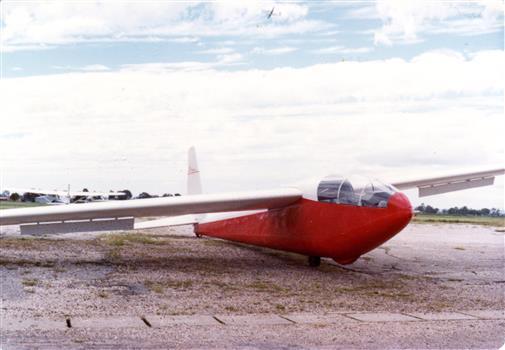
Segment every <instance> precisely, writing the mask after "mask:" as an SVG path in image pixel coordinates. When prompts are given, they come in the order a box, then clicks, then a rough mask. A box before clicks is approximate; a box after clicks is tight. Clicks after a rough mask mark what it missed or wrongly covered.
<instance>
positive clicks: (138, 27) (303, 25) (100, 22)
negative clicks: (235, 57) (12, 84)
mask: <svg viewBox="0 0 505 350" xmlns="http://www.w3.org/2000/svg"><path fill="white" fill-rule="evenodd" d="M274 6H275V8H276V12H277V14H278V15H277V16H275V17H272V18H271V19H270V20H267V19H266V13H265V11H267V10H268V11H270V9H271V8H272V7H274ZM2 10H3V21H2V45H3V48H2V50H3V52H11V51H15V50H22V49H25V50H26V49H30V48H40V47H44V46H43V45H46V47H51V46H54V45H64V44H69V43H76V42H86V41H160V40H169V41H177V42H198V37H201V36H218V35H228V36H263V37H265V36H266V37H275V36H279V35H284V34H289V33H303V32H308V31H317V30H320V29H322V28H324V27H325V26H326V25H325V24H324V23H322V22H319V21H313V20H307V19H306V18H305V17H306V16H307V13H308V8H307V6H305V5H302V4H276V3H275V2H273V1H265V2H257V1H240V2H201V3H200V2H188V3H183V2H143V3H134V2H133V3H132V2H106V1H96V2H49V1H48V2H36V3H15V2H7V3H5V4H3V5H2ZM132 14H134V16H132Z"/></svg>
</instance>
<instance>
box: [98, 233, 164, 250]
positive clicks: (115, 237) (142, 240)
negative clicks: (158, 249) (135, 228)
mask: <svg viewBox="0 0 505 350" xmlns="http://www.w3.org/2000/svg"><path fill="white" fill-rule="evenodd" d="M100 239H101V241H102V242H104V243H105V244H107V245H109V246H115V247H122V246H124V245H127V244H129V243H132V244H133V243H137V244H162V243H165V242H164V241H163V240H161V239H158V238H153V237H150V236H147V235H143V234H138V233H123V234H121V233H119V234H108V235H104V236H102V237H101V238H100Z"/></svg>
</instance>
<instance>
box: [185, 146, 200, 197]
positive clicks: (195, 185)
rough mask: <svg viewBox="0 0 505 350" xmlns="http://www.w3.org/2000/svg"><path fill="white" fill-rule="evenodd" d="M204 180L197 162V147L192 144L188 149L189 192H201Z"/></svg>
mask: <svg viewBox="0 0 505 350" xmlns="http://www.w3.org/2000/svg"><path fill="white" fill-rule="evenodd" d="M201 193H202V182H201V180H200V170H199V169H198V163H197V162H196V152H195V147H193V146H191V147H190V148H189V151H188V194H201Z"/></svg>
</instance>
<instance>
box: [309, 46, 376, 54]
mask: <svg viewBox="0 0 505 350" xmlns="http://www.w3.org/2000/svg"><path fill="white" fill-rule="evenodd" d="M371 51H373V47H345V46H338V45H337V46H330V47H324V48H321V49H317V50H313V51H312V52H313V53H316V54H323V55H327V54H361V53H369V52H371Z"/></svg>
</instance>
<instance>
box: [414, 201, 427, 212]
mask: <svg viewBox="0 0 505 350" xmlns="http://www.w3.org/2000/svg"><path fill="white" fill-rule="evenodd" d="M414 209H415V210H417V211H419V212H421V213H424V210H425V209H426V207H425V206H424V203H421V205H418V206H417V207H415V208H414Z"/></svg>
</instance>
